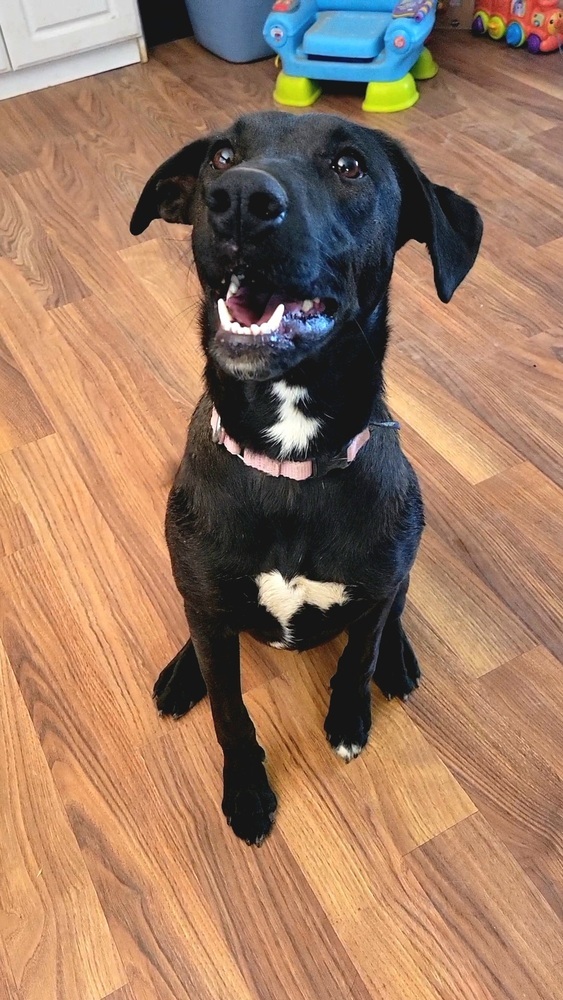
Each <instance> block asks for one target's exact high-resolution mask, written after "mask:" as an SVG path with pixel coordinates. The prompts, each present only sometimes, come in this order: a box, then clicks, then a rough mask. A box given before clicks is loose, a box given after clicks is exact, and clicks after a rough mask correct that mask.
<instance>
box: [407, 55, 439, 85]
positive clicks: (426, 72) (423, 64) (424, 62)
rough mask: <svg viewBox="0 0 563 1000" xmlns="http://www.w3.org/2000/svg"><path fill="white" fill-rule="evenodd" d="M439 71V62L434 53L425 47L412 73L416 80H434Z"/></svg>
mask: <svg viewBox="0 0 563 1000" xmlns="http://www.w3.org/2000/svg"><path fill="white" fill-rule="evenodd" d="M437 72H438V63H437V62H436V60H435V59H434V57H433V55H432V53H431V52H430V50H429V49H427V48H426V47H425V48H423V50H422V52H421V53H420V55H419V57H418V59H417V60H416V62H415V64H414V66H413V68H412V69H411V73H412V75H413V76H414V78H415V80H432V79H433V78H434V77H435V76H436V73H437Z"/></svg>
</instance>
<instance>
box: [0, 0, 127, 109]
mask: <svg viewBox="0 0 563 1000" xmlns="http://www.w3.org/2000/svg"><path fill="white" fill-rule="evenodd" d="M2 39H3V42H4V44H3V43H2ZM143 55H144V42H143V39H142V31H141V22H140V17H139V10H138V7H137V2H136V0H0V73H3V74H4V75H2V76H0V98H2V97H10V96H12V95H13V94H18V93H19V94H21V93H25V92H26V91H28V90H37V89H39V88H40V87H45V86H50V85H52V84H54V83H62V82H63V81H64V80H72V79H78V78H79V77H81V76H89V75H91V74H94V73H98V72H103V71H104V70H106V69H114V68H115V67H117V66H124V65H127V64H128V63H132V62H139V61H140V60H141V59H142V58H143Z"/></svg>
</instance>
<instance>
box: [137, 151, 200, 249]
mask: <svg viewBox="0 0 563 1000" xmlns="http://www.w3.org/2000/svg"><path fill="white" fill-rule="evenodd" d="M208 149H209V138H206V139H196V141H195V142H192V143H190V145H189V146H184V148H183V149H181V150H180V152H179V153H176V154H175V155H174V156H171V157H170V159H169V160H165V162H164V163H163V164H162V165H161V166H160V167H159V168H158V170H155V172H154V174H153V175H152V177H151V178H150V180H148V181H147V183H146V184H145V186H144V188H143V191H142V194H141V197H140V198H139V200H138V202H137V206H136V208H135V211H134V212H133V215H132V216H131V222H130V223H129V231H130V232H131V233H132V235H133V236H139V235H140V233H144V231H145V229H146V228H147V226H148V225H149V224H150V223H151V222H152V221H153V219H165V220H166V222H183V223H185V224H187V225H191V223H192V203H193V196H194V193H195V187H196V184H197V179H198V176H199V172H200V170H201V166H202V164H203V162H204V160H205V157H206V155H207V150H208Z"/></svg>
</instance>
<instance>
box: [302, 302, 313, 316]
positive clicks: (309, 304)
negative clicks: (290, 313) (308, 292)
mask: <svg viewBox="0 0 563 1000" xmlns="http://www.w3.org/2000/svg"><path fill="white" fill-rule="evenodd" d="M301 308H302V310H303V312H304V313H308V312H310V311H311V309H312V308H313V300H312V299H303V302H302V303H301Z"/></svg>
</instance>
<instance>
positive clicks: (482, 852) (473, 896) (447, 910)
mask: <svg viewBox="0 0 563 1000" xmlns="http://www.w3.org/2000/svg"><path fill="white" fill-rule="evenodd" d="M408 864H409V868H411V870H412V871H414V872H415V873H416V875H417V877H418V878H419V879H420V882H421V883H422V885H423V886H424V888H425V889H426V891H427V893H428V896H429V897H430V899H431V900H432V901H433V903H434V905H435V906H436V908H437V909H438V910H439V912H440V913H441V915H442V916H443V918H444V919H445V920H447V921H448V922H450V923H451V926H452V927H453V928H455V930H456V932H457V934H458V935H459V936H460V937H461V938H462V940H463V941H464V942H465V944H466V948H467V950H468V951H469V952H470V953H471V965H473V967H474V968H477V969H478V970H479V985H480V987H481V990H482V993H481V994H480V995H485V996H487V997H491V998H494V997H498V996H499V995H502V996H503V998H506V1000H521V998H522V997H524V996H525V997H527V998H530V1000H540V998H541V1000H543V998H549V1000H551V998H552V997H555V996H557V992H558V990H560V988H561V982H562V981H561V978H560V975H559V972H558V971H557V969H556V965H557V963H558V962H559V961H560V960H561V952H562V949H563V939H562V938H561V927H560V923H559V921H558V920H557V919H556V918H555V917H554V915H553V913H552V912H551V911H550V909H549V907H548V906H547V904H546V902H545V900H544V899H543V898H542V896H541V895H540V893H539V892H538V891H537V889H536V888H535V886H534V885H533V884H532V883H531V882H530V881H529V880H528V879H527V878H526V877H525V876H524V875H523V874H522V871H521V869H520V868H519V866H518V865H517V864H516V863H515V862H514V861H513V860H512V859H510V858H508V857H507V855H506V852H505V850H504V849H503V844H502V843H501V842H500V841H499V840H498V839H497V837H496V836H495V834H494V833H493V831H492V830H491V829H490V827H489V826H488V824H487V823H486V822H485V821H484V820H483V819H482V817H480V816H472V817H470V818H469V819H467V820H465V821H464V822H463V823H460V824H458V826H456V827H455V828H454V829H453V830H448V831H447V832H446V833H442V834H440V836H439V837H435V838H434V840H433V841H432V842H431V843H428V844H425V845H424V846H423V847H419V848H417V850H415V851H413V852H412V854H410V855H409V858H408ZM499 991H501V992H500V993H499Z"/></svg>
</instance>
